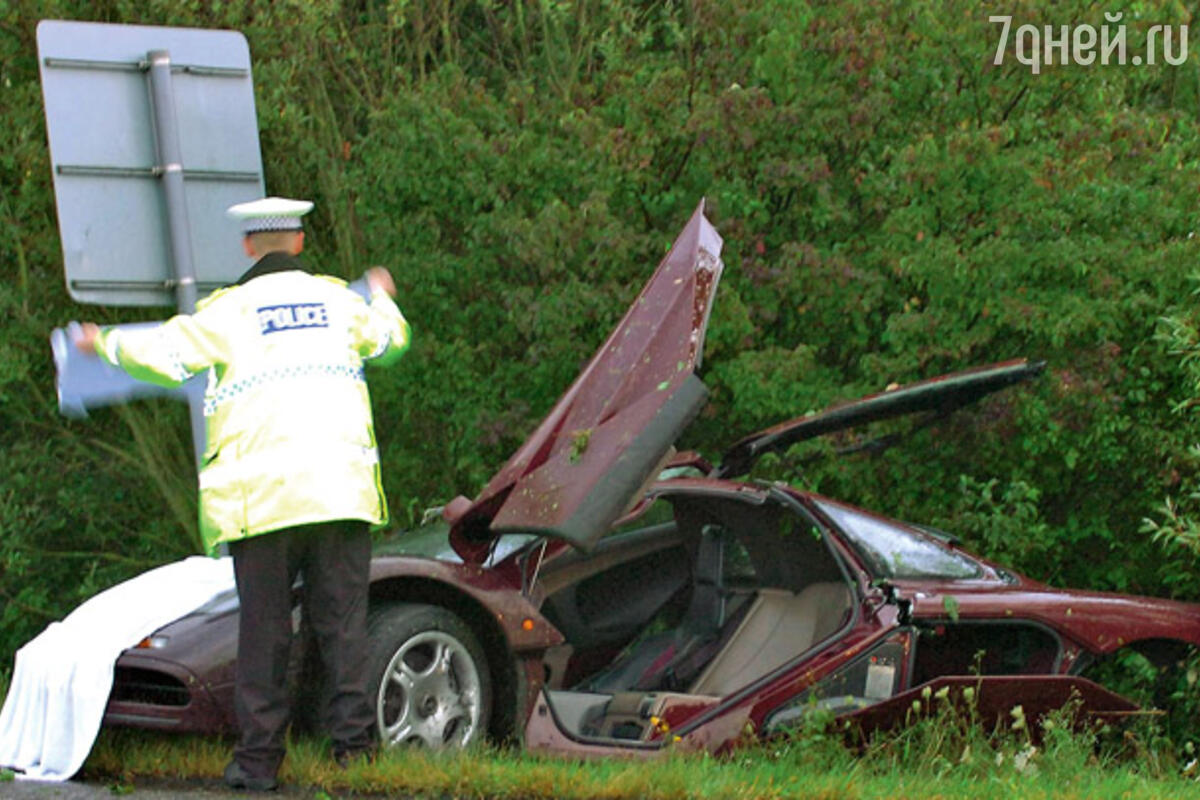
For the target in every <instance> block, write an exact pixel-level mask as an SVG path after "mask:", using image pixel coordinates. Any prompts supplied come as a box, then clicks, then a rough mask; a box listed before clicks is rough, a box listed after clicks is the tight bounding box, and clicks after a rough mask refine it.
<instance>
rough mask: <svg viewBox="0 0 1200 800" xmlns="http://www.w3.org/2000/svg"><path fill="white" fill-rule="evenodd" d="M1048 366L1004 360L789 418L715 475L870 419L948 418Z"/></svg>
mask: <svg viewBox="0 0 1200 800" xmlns="http://www.w3.org/2000/svg"><path fill="white" fill-rule="evenodd" d="M1045 366H1046V362H1045V361H1037V362H1031V361H1028V360H1026V359H1023V358H1022V359H1016V360H1013V361H1003V362H1000V363H997V364H989V365H988V366H984V367H976V368H974V369H969V370H964V371H962V372H953V373H950V374H949V375H942V376H941V377H939V378H930V379H928V380H924V381H918V382H917V383H912V384H909V385H908V386H902V387H899V388H895V389H890V390H888V391H884V392H880V393H879V394H873V395H868V396H867V397H863V398H861V399H859V400H854V401H851V402H849V403H842V404H840V405H836V406H833V407H832V408H829V409H826V410H825V411H821V412H819V413H816V414H809V415H807V416H804V417H799V418H797V419H793V420H788V421H787V422H782V423H780V424H778V425H775V426H773V427H770V428H767V429H766V430H763V431H759V432H758V433H754V434H751V435H750V436H747V437H745V438H743V439H741V440H739V441H738V442H737V443H735V444H734V445H733V446H732V447H731V448H729V449H728V450H727V451H725V455H724V456H723V457H722V458H721V463H720V465H719V466H718V467H717V468H716V469H715V470H714V471H713V473H712V475H713V477H716V478H733V477H736V476H738V475H744V474H746V473H747V472H749V471H750V468H751V467H753V466H754V462H755V461H757V460H758V458H759V457H760V456H761V455H763V454H764V453H770V452H776V451H782V450H786V449H787V448H788V447H790V446H791V445H793V444H795V443H797V442H802V441H804V440H805V439H811V438H813V437H816V436H821V435H824V434H827V433H833V432H835V431H841V430H845V429H847V428H853V427H855V426H857V425H865V424H866V423H868V422H875V421H877V420H882V419H891V418H892V417H900V416H904V415H906V414H915V413H918V412H922V411H925V412H930V413H932V414H935V415H937V416H943V415H946V414H949V413H950V412H952V411H955V410H957V409H959V408H962V407H963V406H968V405H970V404H972V403H975V402H977V401H979V400H980V399H981V398H983V397H985V396H987V395H989V394H991V393H992V392H995V391H999V390H1000V389H1003V388H1005V387H1008V386H1012V385H1013V384H1015V383H1020V382H1021V381H1026V380H1029V379H1030V378H1032V377H1034V376H1035V375H1038V374H1039V373H1041V371H1042V370H1043V369H1044V368H1045Z"/></svg>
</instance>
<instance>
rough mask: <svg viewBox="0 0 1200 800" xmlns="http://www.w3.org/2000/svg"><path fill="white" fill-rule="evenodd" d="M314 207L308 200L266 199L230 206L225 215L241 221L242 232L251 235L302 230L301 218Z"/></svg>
mask: <svg viewBox="0 0 1200 800" xmlns="http://www.w3.org/2000/svg"><path fill="white" fill-rule="evenodd" d="M312 207H313V204H312V202H310V201H308V200H289V199H288V198H286V197H264V198H262V199H261V200H251V201H250V202H249V203H238V204H237V205H235V206H230V207H229V208H228V209H226V211H225V213H226V214H228V215H229V216H231V217H233V218H234V219H238V220H241V222H242V232H243V233H245V234H247V235H249V234H251V233H261V232H263V231H298V230H301V229H302V228H303V227H304V225H303V223H301V221H300V218H301V217H303V216H304V215H305V214H307V213H308V212H309V211H312Z"/></svg>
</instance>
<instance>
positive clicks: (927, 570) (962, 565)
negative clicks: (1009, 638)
mask: <svg viewBox="0 0 1200 800" xmlns="http://www.w3.org/2000/svg"><path fill="white" fill-rule="evenodd" d="M817 505H818V506H819V507H820V509H821V510H822V511H823V512H825V513H826V514H827V515H828V516H829V518H830V519H832V520H833V522H834V524H835V525H837V526H838V527H839V528H841V529H842V532H843V533H845V534H846V537H847V538H848V539H849V540H850V544H851V545H853V547H854V549H855V550H857V551H858V553H859V555H861V556H862V557H863V559H864V560H865V561H866V562H867V565H868V567H869V568H870V569H871V571H872V572H874V573H875V574H876V575H877V576H878V577H881V578H951V579H954V578H978V577H980V576H981V575H982V574H983V573H982V571H981V570H980V568H979V565H977V564H976V563H975V562H973V561H971V560H970V559H969V558H966V557H965V556H962V555H960V554H958V553H955V552H954V551H952V550H948V549H946V548H945V547H943V546H942V545H940V544H938V543H937V542H934V541H933V540H932V539H927V538H925V537H924V536H922V535H921V534H919V533H917V532H916V531H914V530H912V529H910V528H906V527H901V526H899V525H897V524H893V523H889V522H887V521H886V520H883V519H880V518H879V517H875V516H872V515H869V514H864V513H862V512H861V511H856V510H854V509H852V508H849V507H847V506H843V505H841V504H840V503H832V502H829V501H825V500H819V501H817Z"/></svg>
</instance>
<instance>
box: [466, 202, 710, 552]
mask: <svg viewBox="0 0 1200 800" xmlns="http://www.w3.org/2000/svg"><path fill="white" fill-rule="evenodd" d="M721 244H722V242H721V237H720V236H719V235H718V234H717V232H716V230H715V229H714V228H713V227H712V225H711V224H709V222H708V220H707V219H705V218H704V203H703V201H702V202H701V203H700V205H699V206H698V207H697V208H696V211H695V213H694V214H693V215H692V218H691V220H690V221H689V222H688V224H687V226H686V227H685V228H684V229H683V232H682V233H681V234H680V235H679V238H677V239H676V240H675V244H674V245H673V246H672V247H671V250H670V252H669V253H667V255H666V257H665V258H664V259H663V260H662V262H661V263H660V264H659V265H658V269H657V270H655V272H654V275H653V276H651V278H650V280H649V282H648V283H647V284H646V286H645V288H643V289H642V291H641V294H639V295H638V297H637V299H636V300H634V302H633V305H632V306H631V307H630V309H629V310H628V311H627V312H626V313H625V316H624V318H623V319H622V320H621V322H620V323H619V324H618V325H617V327H616V329H615V330H613V332H612V333H611V334H610V335H609V337H608V339H607V340H606V341H605V342H604V344H603V345H602V346H601V347H600V349H599V351H597V353H596V354H595V355H594V356H593V357H592V359H591V361H589V362H588V364H587V366H586V367H584V369H583V371H582V372H581V373H580V375H579V377H578V378H576V379H575V382H574V383H573V384H571V387H570V388H569V389H567V391H566V393H565V394H563V396H562V397H561V398H560V399H559V401H558V402H557V403H556V404H555V405H554V407H553V408H551V409H550V413H549V414H547V416H546V418H545V419H544V420H543V421H542V422H541V424H540V425H538V427H537V429H536V430H534V432H533V433H532V434H531V435H530V436H529V438H528V439H526V440H525V443H524V444H522V445H521V447H520V448H518V450H517V451H516V452H515V453H514V454H513V455H512V457H511V458H509V460H508V462H507V463H505V465H504V466H503V467H501V469H500V471H499V472H497V473H496V474H495V476H493V477H492V479H491V480H490V481H489V482H488V484H487V486H486V487H484V489H483V491H482V492H481V493H480V494H479V496H478V497H477V498H475V500H468V499H467V498H465V497H458V498H455V500H453V501H451V502H450V503H447V504H446V506H445V509H444V510H443V516H444V517H445V518H446V520H447V521H449V522H450V524H451V530H450V541H451V543H452V545H453V546H454V549H455V550H456V551H457V552H458V553H459V554H460V555H461V556H462V557H463V559H464V560H465V561H468V562H473V563H481V562H482V561H483V560H484V559H485V558H486V556H487V551H488V549H489V548H490V546H491V542H492V541H493V539H494V538H495V537H496V536H498V535H500V534H503V533H508V532H529V533H536V534H539V535H544V536H552V537H556V538H560V539H563V540H566V541H567V542H570V543H571V544H572V545H575V546H576V547H578V548H580V549H584V550H587V549H590V547H591V546H592V545H593V544H594V543H595V541H596V540H597V539H599V537H600V536H602V535H603V534H604V533H605V532H606V531H607V530H608V529H609V527H610V526H611V525H612V523H613V522H614V521H616V519H617V518H618V517H619V516H620V515H621V513H622V511H623V510H624V509H625V508H626V507H627V506H628V505H629V503H631V502H632V501H633V500H635V499H636V498H637V497H638V496H639V494H640V492H641V489H642V487H643V486H644V484H645V483H646V482H647V481H648V480H649V479H651V478H653V476H654V475H655V474H656V473H657V470H658V468H659V466H661V464H662V463H663V462H664V461H665V459H666V458H667V457H668V456H669V454H670V450H671V448H672V446H673V444H674V442H675V440H676V438H678V436H679V434H680V433H681V432H682V430H683V429H684V428H685V427H686V426H687V424H688V423H689V422H690V421H691V420H692V418H693V417H694V416H695V415H696V413H697V412H698V411H699V410H700V407H701V406H702V405H703V403H704V400H705V397H706V396H707V390H706V389H705V387H704V384H703V383H701V381H700V379H699V378H697V377H696V375H695V374H694V372H695V369H696V368H697V367H698V366H699V364H700V358H701V352H702V350H703V346H704V332H705V329H706V328H707V326H708V318H709V313H710V311H711V310H712V301H713V295H714V294H715V293H716V288H717V282H718V280H719V278H720V275H721V270H722V264H721V260H720V255H721Z"/></svg>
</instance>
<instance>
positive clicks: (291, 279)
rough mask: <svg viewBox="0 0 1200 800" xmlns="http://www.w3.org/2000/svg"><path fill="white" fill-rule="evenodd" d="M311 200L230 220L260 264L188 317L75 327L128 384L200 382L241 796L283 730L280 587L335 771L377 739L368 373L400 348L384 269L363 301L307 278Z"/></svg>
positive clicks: (204, 528) (204, 481)
mask: <svg viewBox="0 0 1200 800" xmlns="http://www.w3.org/2000/svg"><path fill="white" fill-rule="evenodd" d="M311 208H312V203H310V202H307V201H300V200H288V199H284V198H278V197H268V198H265V199H262V200H256V201H254V202H250V203H242V204H239V205H236V206H233V207H232V208H230V209H229V214H230V215H231V216H234V217H236V218H238V219H240V220H241V221H242V223H243V227H244V231H245V238H244V239H243V246H244V249H245V251H246V254H247V255H248V256H250V257H251V258H254V259H256V261H255V263H254V265H253V266H252V267H251V268H250V270H249V271H248V272H246V274H245V275H243V276H242V277H241V278H240V279H239V280H238V281H237V283H236V284H235V285H234V286H231V287H228V288H225V289H221V290H218V291H216V292H214V293H213V294H212V295H210V296H208V297H207V298H205V299H204V300H202V301H201V302H199V303H197V306H196V312H195V313H194V314H190V315H189V314H182V315H179V316H176V317H173V318H171V319H170V320H168V321H167V322H165V323H164V324H163V325H161V326H160V327H158V328H155V329H153V330H149V331H136V332H131V331H128V330H121V329H115V328H108V329H101V328H99V327H97V326H96V325H93V324H90V323H88V324H84V325H83V326H81V333H80V335H79V336H78V338H77V339H76V344H77V346H78V347H79V348H80V349H81V350H83V351H85V352H95V353H96V354H98V355H99V356H100V357H101V358H103V359H104V360H106V361H108V362H109V363H111V364H114V365H116V366H119V367H121V368H122V369H124V370H125V371H126V372H128V373H129V374H130V375H132V376H133V377H135V378H140V379H143V380H148V381H151V382H154V383H157V384H160V385H165V386H176V385H179V384H180V383H182V382H183V381H186V380H187V379H188V378H190V377H192V376H193V375H195V374H197V373H201V372H205V371H207V372H208V388H207V390H206V392H205V396H204V415H205V421H206V424H207V446H206V449H205V453H204V457H203V463H202V465H201V467H200V528H201V533H202V535H203V537H204V541H205V545H206V547H207V549H208V551H209V553H210V554H215V552H216V551H217V548H218V546H219V545H220V544H222V543H228V546H229V552H230V553H231V554H232V556H233V563H234V574H235V576H236V579H237V587H238V596H239V599H240V603H241V622H240V627H239V630H238V661H237V675H236V681H237V684H236V692H235V707H236V710H237V718H238V726H239V730H240V740H239V742H238V745H237V747H236V748H235V750H234V758H233V760H232V761H231V762H230V764H229V766H228V767H227V768H226V770H225V781H226V783H228V784H229V785H230V786H231V787H233V788H236V789H251V790H263V791H267V790H272V789H274V788H276V787H277V785H278V784H277V780H276V774H277V772H278V769H279V765H280V763H281V762H282V760H283V756H284V734H285V732H286V729H287V725H288V721H289V716H290V715H289V708H288V701H287V687H286V676H287V663H288V648H289V644H290V641H291V634H292V586H293V584H294V582H295V580H296V577H297V575H298V574H299V575H302V576H303V589H302V598H301V599H302V604H303V609H304V613H305V615H306V617H307V619H308V621H309V622H310V623H311V626H312V630H313V632H314V634H315V637H316V640H317V644H318V647H319V649H320V652H321V658H322V661H323V663H324V666H325V672H326V675H327V676H328V677H329V680H330V687H331V691H330V697H329V708H328V709H327V714H326V715H325V717H326V718H327V719H328V720H329V724H330V730H329V734H330V736H331V738H332V741H333V751H334V757H335V758H336V759H337V760H338V762H339V763H341V764H345V763H346V761H347V760H348V759H350V758H352V757H354V756H356V755H358V754H360V753H365V752H367V751H368V750H369V748H370V746H371V733H370V729H371V725H372V722H373V717H374V714H373V711H372V709H371V706H370V704H369V702H368V700H367V696H366V684H367V676H366V671H365V670H366V657H367V654H366V610H367V609H366V605H367V581H368V569H369V560H370V537H369V531H368V528H369V526H370V525H371V524H375V525H379V524H382V523H384V522H385V521H386V520H387V503H386V501H385V499H384V496H383V489H382V486H381V483H380V477H379V457H378V453H377V451H376V446H375V432H374V428H373V424H372V420H371V405H370V397H369V395H368V393H367V385H366V380H365V376H364V373H363V362H365V361H369V360H374V361H376V362H377V363H379V362H388V361H391V360H394V359H395V358H396V357H398V356H399V355H400V354H401V353H402V352H404V350H405V349H406V348H407V347H408V344H409V328H408V323H407V322H406V321H405V319H404V316H403V315H402V314H401V313H400V310H399V309H398V308H397V307H396V305H395V303H394V302H393V301H392V299H391V298H392V297H393V296H394V295H395V291H396V290H395V285H394V284H393V282H392V278H391V275H390V274H389V273H388V272H387V270H385V269H383V268H380V267H375V268H372V269H371V270H368V271H367V274H366V279H367V285H368V287H369V289H370V300H369V301H364V300H363V298H362V297H361V296H359V295H358V294H356V293H355V292H353V291H351V290H350V289H348V288H347V286H346V284H345V282H344V281H341V280H338V279H336V278H332V277H328V276H323V275H315V274H313V273H312V272H311V271H310V270H309V269H308V267H307V266H306V265H305V264H304V263H303V262H301V261H300V260H299V259H298V258H297V256H298V255H299V254H300V252H301V250H302V249H303V247H304V232H303V230H302V226H301V217H302V216H303V215H304V214H306V213H307V212H308V211H309V210H310V209H311Z"/></svg>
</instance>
